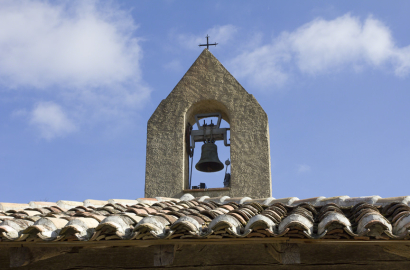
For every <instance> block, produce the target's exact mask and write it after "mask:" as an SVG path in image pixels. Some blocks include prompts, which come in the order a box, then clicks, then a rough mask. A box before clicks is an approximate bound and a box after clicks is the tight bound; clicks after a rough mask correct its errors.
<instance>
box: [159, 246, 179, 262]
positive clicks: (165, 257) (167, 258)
mask: <svg viewBox="0 0 410 270" xmlns="http://www.w3.org/2000/svg"><path fill="white" fill-rule="evenodd" d="M174 254H175V247H174V245H159V246H155V250H154V266H169V265H172V263H173V262H174Z"/></svg>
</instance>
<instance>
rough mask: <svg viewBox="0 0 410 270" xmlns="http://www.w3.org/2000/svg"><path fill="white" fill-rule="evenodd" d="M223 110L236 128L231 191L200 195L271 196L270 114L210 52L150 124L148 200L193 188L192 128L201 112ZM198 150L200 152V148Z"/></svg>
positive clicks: (232, 132)
mask: <svg viewBox="0 0 410 270" xmlns="http://www.w3.org/2000/svg"><path fill="white" fill-rule="evenodd" d="M210 112H219V113H221V114H222V118H223V119H224V120H226V121H227V122H228V123H229V124H230V128H231V132H230V136H231V162H232V163H231V174H232V180H231V187H230V188H229V189H225V190H217V191H215V190H214V191H212V190H211V191H204V192H197V191H191V192H195V194H193V195H194V196H200V195H208V196H223V195H228V196H230V197H234V196H241V195H244V194H246V195H248V196H249V195H251V196H254V197H255V198H256V197H269V196H270V195H271V176H270V154H269V128H268V119H267V115H266V113H265V112H264V110H263V109H262V107H261V106H260V105H259V103H258V102H257V101H256V99H255V98H254V97H253V95H251V94H249V93H248V92H247V91H246V90H245V89H244V88H243V87H242V86H241V85H240V84H239V82H238V81H237V80H236V79H235V78H234V77H233V76H232V75H231V74H230V73H229V72H228V71H227V70H226V69H225V67H224V66H223V65H222V64H221V63H220V62H219V61H218V59H216V58H215V56H213V55H212V54H211V53H210V52H209V50H208V49H205V50H204V51H203V52H202V53H201V54H200V56H199V57H198V58H197V59H196V61H195V62H194V63H193V65H192V66H191V67H190V68H189V70H188V71H187V72H186V73H185V75H184V76H183V78H182V79H181V80H180V81H179V82H178V84H177V85H176V86H175V88H174V89H173V90H172V91H171V93H170V94H169V95H168V97H167V98H166V99H164V100H162V102H161V103H160V105H159V106H158V108H157V109H156V110H155V112H154V113H153V115H152V116H151V118H150V119H149V121H148V133H147V164H146V179H145V195H146V197H156V196H166V197H180V196H181V195H182V194H184V192H190V191H184V190H185V189H187V187H188V186H187V183H188V155H187V151H186V144H185V139H186V138H185V135H186V128H187V124H188V123H190V124H194V116H195V114H198V113H210ZM197 149H198V148H197Z"/></svg>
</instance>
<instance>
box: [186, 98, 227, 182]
mask: <svg viewBox="0 0 410 270" xmlns="http://www.w3.org/2000/svg"><path fill="white" fill-rule="evenodd" d="M206 114H217V115H219V116H209V117H208V116H205V117H204V115H206ZM196 116H197V118H196ZM198 116H201V117H198ZM219 117H220V118H221V119H218V118H219ZM199 119H200V120H199ZM229 120H230V118H229V112H228V110H227V108H226V106H225V105H223V104H222V103H221V102H219V101H216V100H203V101H200V102H198V103H196V104H194V105H193V106H191V108H189V110H188V111H187V113H186V117H185V122H186V126H187V129H189V127H192V131H191V132H192V134H194V132H195V131H196V132H197V134H198V132H200V133H201V134H202V131H200V129H201V127H202V130H203V127H204V126H208V128H209V126H210V125H215V126H216V125H217V124H218V123H219V129H220V130H224V133H223V139H221V137H219V138H218V139H216V140H215V142H214V144H215V145H216V146H217V155H218V157H219V161H220V162H221V163H222V164H223V169H222V170H220V171H216V172H203V171H198V170H197V169H196V168H195V165H196V164H197V163H198V161H199V160H200V159H201V152H202V146H203V145H204V143H205V142H204V141H193V139H192V136H191V135H189V134H190V133H189V132H188V133H187V134H186V136H188V135H189V136H190V138H188V137H186V138H185V140H186V142H188V141H189V142H188V143H187V145H186V150H187V151H185V153H186V157H185V165H186V167H185V168H186V169H185V181H184V188H185V189H202V188H203V187H204V185H203V184H202V185H200V184H201V183H204V184H205V185H206V188H223V187H229V186H230V184H229V182H226V178H225V177H226V173H230V166H227V165H226V161H227V160H228V161H229V163H230V160H231V158H230V146H229V144H230V130H229V128H230V125H229ZM198 123H199V126H198ZM189 148H191V152H189ZM192 150H193V152H192ZM189 153H191V154H192V153H193V157H191V156H190V155H189Z"/></svg>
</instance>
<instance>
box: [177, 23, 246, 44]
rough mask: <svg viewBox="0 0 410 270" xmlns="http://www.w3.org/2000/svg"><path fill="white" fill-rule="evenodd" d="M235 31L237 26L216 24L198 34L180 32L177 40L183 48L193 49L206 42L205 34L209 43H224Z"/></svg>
mask: <svg viewBox="0 0 410 270" xmlns="http://www.w3.org/2000/svg"><path fill="white" fill-rule="evenodd" d="M237 31H238V28H237V27H236V26H234V25H231V24H227V25H222V26H219V25H217V26H215V27H213V28H210V29H208V30H206V31H205V32H204V33H202V34H200V35H187V34H180V35H178V41H179V43H180V44H181V46H184V47H185V48H187V49H190V50H194V49H197V47H196V46H198V45H199V44H206V38H205V37H206V35H208V36H209V43H222V44H226V43H227V42H228V41H229V40H231V39H232V38H233V37H234V36H235V34H236V32H237Z"/></svg>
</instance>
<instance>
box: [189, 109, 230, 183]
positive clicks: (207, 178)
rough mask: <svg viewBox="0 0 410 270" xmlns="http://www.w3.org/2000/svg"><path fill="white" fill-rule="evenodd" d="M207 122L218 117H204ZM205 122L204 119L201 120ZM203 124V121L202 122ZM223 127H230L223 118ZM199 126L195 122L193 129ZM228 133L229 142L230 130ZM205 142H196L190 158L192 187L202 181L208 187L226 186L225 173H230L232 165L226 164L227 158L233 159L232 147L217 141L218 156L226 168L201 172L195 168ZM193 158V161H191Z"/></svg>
mask: <svg viewBox="0 0 410 270" xmlns="http://www.w3.org/2000/svg"><path fill="white" fill-rule="evenodd" d="M204 120H205V122H206V124H208V125H209V124H211V120H212V123H216V120H217V118H216V117H209V118H206V119H204ZM201 122H203V120H202V121H201ZM201 124H202V123H201ZM220 127H221V128H229V124H228V122H226V121H225V120H223V119H222V121H221V125H220ZM197 129H198V126H197V124H195V125H194V126H193V130H197ZM227 133H228V138H227V140H228V142H229V141H230V131H227ZM203 144H204V143H203V142H197V143H195V148H194V155H193V159H190V160H189V170H190V171H189V176H190V177H191V173H192V181H191V189H192V187H193V186H198V185H199V184H200V183H205V184H206V187H207V188H220V187H224V179H225V173H226V172H228V173H230V170H231V168H230V166H227V165H226V164H225V161H226V160H229V161H230V160H231V152H230V150H231V148H230V147H229V146H228V147H227V146H225V144H224V141H222V140H221V141H215V144H216V146H217V147H218V157H219V160H220V161H221V162H222V163H223V164H224V168H223V169H222V170H220V171H218V172H211V173H206V172H205V173H204V172H200V171H198V170H196V169H195V165H196V164H197V163H198V161H199V160H200V158H201V148H202V145H203ZM191 160H192V161H191ZM191 167H192V172H191Z"/></svg>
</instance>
